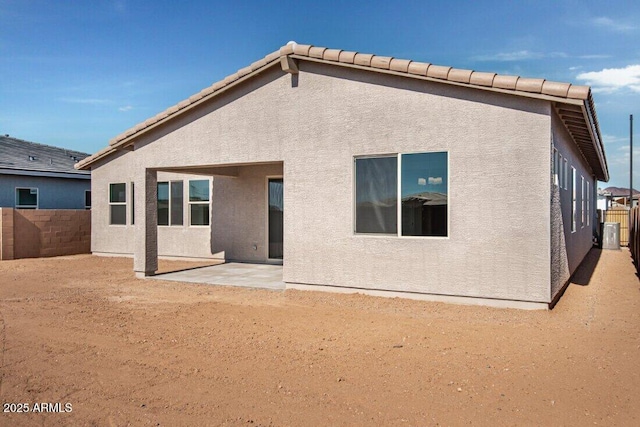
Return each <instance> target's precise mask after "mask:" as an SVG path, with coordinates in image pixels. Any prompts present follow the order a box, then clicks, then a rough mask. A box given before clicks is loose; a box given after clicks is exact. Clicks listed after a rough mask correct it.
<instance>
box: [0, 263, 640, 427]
mask: <svg viewBox="0 0 640 427" xmlns="http://www.w3.org/2000/svg"><path fill="white" fill-rule="evenodd" d="M186 265H188V264H185V263H182V264H181V263H169V262H165V263H163V269H164V270H167V269H171V268H181V267H184V266H186ZM590 266H591V267H593V266H595V270H594V269H593V268H590ZM591 273H592V274H591ZM575 282H576V284H572V285H570V286H569V288H568V290H567V292H566V293H565V295H564V297H563V298H562V299H561V300H560V302H559V303H558V305H557V306H556V307H555V309H554V310H552V311H522V310H511V309H493V308H486V307H472V306H457V305H447V304H441V303H428V302H419V301H410V300H401V299H385V298H374V297H367V296H362V295H343V294H327V293H316V292H302V291H286V292H274V291H263V290H250V289H240V288H230V287H219V286H207V285H193V284H181V283H177V282H164V281H156V280H136V279H134V278H133V273H132V261H131V260H130V259H121V258H99V257H92V256H89V255H87V256H74V257H60V258H50V259H30V260H18V261H2V262H0V285H1V286H0V314H1V318H0V321H1V322H2V324H1V330H0V333H1V337H0V338H1V345H2V348H1V351H2V353H1V356H0V363H1V369H2V371H1V374H2V377H1V381H2V382H1V384H0V396H1V400H2V403H3V406H5V405H4V404H7V403H21V402H22V403H28V404H30V405H31V407H33V404H34V403H39V402H45V403H57V402H59V403H62V408H64V404H65V403H71V405H72V412H67V413H35V414H34V413H29V414H25V413H2V414H0V424H2V425H11V426H22V425H24V426H27V425H43V426H51V425H100V426H111V425H113V426H121V425H169V426H175V425H230V426H235V425H261V426H270V425H273V426H280V425H295V426H300V425H349V426H351V425H447V426H449V425H469V424H471V425H492V426H493V425H576V426H585V425H608V426H612V425H618V426H620V425H629V426H637V425H640V400H639V397H638V396H640V292H639V290H640V283H639V281H638V278H637V277H636V275H635V272H634V269H633V266H632V264H631V258H630V256H629V252H628V251H627V250H623V251H603V252H600V251H597V250H594V251H592V252H591V253H590V255H589V258H588V262H587V263H586V265H583V268H582V269H581V270H580V272H579V273H578V274H577V275H576V279H575Z"/></svg>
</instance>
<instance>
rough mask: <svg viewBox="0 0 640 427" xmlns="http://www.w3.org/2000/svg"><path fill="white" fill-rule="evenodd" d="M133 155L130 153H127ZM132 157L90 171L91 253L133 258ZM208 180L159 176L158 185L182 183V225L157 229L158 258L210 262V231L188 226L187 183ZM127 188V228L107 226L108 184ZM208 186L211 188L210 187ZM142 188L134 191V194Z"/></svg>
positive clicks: (122, 156)
mask: <svg viewBox="0 0 640 427" xmlns="http://www.w3.org/2000/svg"><path fill="white" fill-rule="evenodd" d="M130 154H133V153H130ZM134 157H135V156H132V155H118V156H114V157H112V158H111V159H112V160H111V161H110V162H109V163H108V166H103V165H99V166H98V167H96V168H93V169H92V172H91V176H92V178H94V177H95V179H92V183H91V188H92V190H91V194H92V203H93V206H92V210H93V211H94V212H95V214H94V215H93V216H92V218H91V220H92V228H93V230H94V231H93V233H94V236H95V237H96V238H95V239H93V240H92V242H91V251H92V252H94V253H100V254H124V255H132V254H133V251H134V249H133V245H134V240H133V238H134V230H135V226H134V225H132V224H131V183H132V182H134V180H135V179H134V169H133V168H134V167H135V164H136V163H135V160H134ZM194 179H196V180H199V179H208V180H210V181H211V180H212V178H211V177H207V176H201V175H193V174H179V173H171V172H158V182H161V181H173V180H182V181H183V184H184V187H183V188H184V193H183V194H184V200H185V203H183V209H184V210H183V225H182V226H160V227H158V254H159V255H163V256H176V257H194V258H212V257H213V254H212V252H211V248H210V247H211V230H210V227H191V226H189V212H188V204H187V203H186V200H187V199H188V197H189V195H188V181H189V180H194ZM122 182H124V183H126V184H127V224H126V225H110V224H109V203H108V200H109V184H112V183H122ZM210 185H211V184H210ZM138 189H141V186H138V187H136V191H138Z"/></svg>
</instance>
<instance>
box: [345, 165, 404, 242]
mask: <svg viewBox="0 0 640 427" xmlns="http://www.w3.org/2000/svg"><path fill="white" fill-rule="evenodd" d="M355 168H356V170H355V175H356V183H355V184H356V226H355V229H356V233H383V234H397V233H398V160H397V158H396V157H395V156H393V157H367V158H357V159H356V160H355Z"/></svg>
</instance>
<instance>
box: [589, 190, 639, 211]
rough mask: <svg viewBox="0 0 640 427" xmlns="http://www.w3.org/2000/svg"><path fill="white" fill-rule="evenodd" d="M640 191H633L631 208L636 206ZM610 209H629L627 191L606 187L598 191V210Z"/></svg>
mask: <svg viewBox="0 0 640 427" xmlns="http://www.w3.org/2000/svg"><path fill="white" fill-rule="evenodd" d="M639 197H640V191H638V190H636V189H635V188H634V189H633V207H636V206H638V198H639ZM611 208H623V209H629V189H628V188H620V187H607V188H605V189H604V190H602V189H600V188H599V189H598V209H602V210H607V209H611Z"/></svg>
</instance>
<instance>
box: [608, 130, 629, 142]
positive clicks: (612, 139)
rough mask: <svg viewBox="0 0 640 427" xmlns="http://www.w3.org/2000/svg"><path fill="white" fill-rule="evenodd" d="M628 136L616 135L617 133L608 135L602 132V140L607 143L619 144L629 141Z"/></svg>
mask: <svg viewBox="0 0 640 427" xmlns="http://www.w3.org/2000/svg"><path fill="white" fill-rule="evenodd" d="M628 141H629V137H628V136H616V135H608V134H606V133H603V134H602V142H604V143H605V144H617V143H619V142H628Z"/></svg>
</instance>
